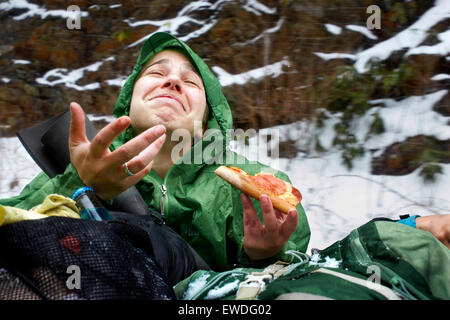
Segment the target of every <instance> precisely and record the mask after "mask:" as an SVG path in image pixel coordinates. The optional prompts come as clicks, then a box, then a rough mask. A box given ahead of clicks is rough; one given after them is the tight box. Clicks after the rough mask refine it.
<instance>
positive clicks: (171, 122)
mask: <svg viewBox="0 0 450 320" xmlns="http://www.w3.org/2000/svg"><path fill="white" fill-rule="evenodd" d="M206 108H207V106H206V95H205V88H204V87H203V82H202V79H201V78H200V76H199V75H198V74H197V73H196V72H195V69H194V67H193V66H192V64H191V63H190V61H189V60H188V59H187V58H186V57H185V56H184V55H183V54H181V53H179V52H177V51H174V50H164V51H161V52H159V53H158V54H156V55H155V56H153V57H152V59H150V61H149V62H148V63H147V64H146V65H145V67H144V68H143V69H142V72H141V75H140V76H139V78H138V80H137V81H136V83H135V85H134V90H133V96H132V98H131V105H130V118H131V125H132V126H133V128H134V131H135V134H136V135H137V134H139V133H141V132H143V131H144V130H146V129H148V128H150V127H153V126H155V125H157V124H163V125H164V126H165V127H166V131H173V130H175V129H181V128H183V129H187V130H189V132H190V133H191V135H193V134H194V122H195V121H200V122H201V121H202V120H203V115H204V113H205V110H206Z"/></svg>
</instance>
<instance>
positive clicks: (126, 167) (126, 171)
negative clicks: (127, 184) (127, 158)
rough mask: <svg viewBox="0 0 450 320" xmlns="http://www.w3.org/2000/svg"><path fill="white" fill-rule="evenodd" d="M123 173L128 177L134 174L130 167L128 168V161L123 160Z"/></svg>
mask: <svg viewBox="0 0 450 320" xmlns="http://www.w3.org/2000/svg"><path fill="white" fill-rule="evenodd" d="M125 173H126V174H127V175H128V176H129V177H131V176H134V173H133V172H131V171H130V169H128V163H127V162H125Z"/></svg>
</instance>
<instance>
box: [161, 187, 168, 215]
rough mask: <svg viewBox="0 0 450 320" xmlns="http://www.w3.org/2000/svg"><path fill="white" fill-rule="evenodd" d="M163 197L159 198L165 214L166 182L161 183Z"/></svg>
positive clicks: (162, 211) (162, 212)
mask: <svg viewBox="0 0 450 320" xmlns="http://www.w3.org/2000/svg"><path fill="white" fill-rule="evenodd" d="M161 193H162V195H161V198H160V199H159V208H160V210H161V214H162V215H163V216H164V205H165V203H167V187H166V185H165V184H162V185H161Z"/></svg>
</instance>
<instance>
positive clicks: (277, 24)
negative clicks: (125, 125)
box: [0, 0, 450, 152]
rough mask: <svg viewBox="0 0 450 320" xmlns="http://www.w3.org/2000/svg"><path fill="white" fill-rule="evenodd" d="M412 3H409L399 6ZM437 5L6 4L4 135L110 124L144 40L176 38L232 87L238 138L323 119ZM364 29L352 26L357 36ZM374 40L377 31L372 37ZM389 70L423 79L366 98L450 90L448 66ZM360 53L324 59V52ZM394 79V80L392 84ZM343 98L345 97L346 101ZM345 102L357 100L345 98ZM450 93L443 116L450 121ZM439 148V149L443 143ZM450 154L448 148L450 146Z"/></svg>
mask: <svg viewBox="0 0 450 320" xmlns="http://www.w3.org/2000/svg"><path fill="white" fill-rule="evenodd" d="M398 3H400V4H398ZM434 3H435V1H428V0H426V1H405V2H398V1H395V2H394V1H374V0H370V1H369V0H340V1H335V0H317V1H306V0H298V1H294V0H279V1H277V0H260V1H255V0H245V1H244V0H240V1H238V0H217V1H210V2H208V1H196V2H190V1H167V0H154V1H122V2H121V3H120V4H119V3H117V4H115V3H114V2H110V3H107V4H105V3H104V2H101V1H75V0H74V1H70V3H69V2H67V1H59V0H48V1H31V0H30V1H12V0H11V1H7V2H2V3H1V4H0V39H1V40H0V70H1V71H0V85H1V86H0V124H1V130H2V134H3V135H11V134H14V132H15V131H16V130H18V129H20V128H23V127H26V126H29V125H32V124H35V123H38V122H40V121H42V120H44V119H47V118H49V117H50V116H52V115H55V114H58V113H60V112H61V111H63V110H66V109H67V108H68V106H69V103H70V102H71V101H77V102H79V103H80V104H81V105H82V106H83V108H84V109H85V111H86V112H87V113H91V114H103V115H110V114H111V113H112V109H113V107H114V104H115V100H116V98H117V96H118V93H119V91H120V86H121V84H122V83H123V81H124V79H125V78H126V76H127V75H128V73H129V72H130V70H131V68H132V66H133V65H134V62H135V61H136V59H137V55H138V53H139V51H140V48H141V45H142V42H143V40H144V39H145V38H146V37H147V36H148V35H150V34H151V33H153V32H155V31H158V30H161V31H169V32H172V33H173V34H175V35H177V36H179V37H181V38H182V39H183V40H185V41H186V42H188V44H189V45H190V46H191V47H192V48H193V49H194V50H195V51H196V52H197V53H198V54H199V55H200V56H201V57H203V58H205V60H206V61H207V63H208V64H209V66H210V67H211V68H212V69H213V71H214V72H215V73H216V74H217V75H218V77H219V79H220V80H221V82H222V84H223V87H224V88H223V90H224V93H225V95H226V96H227V98H228V99H229V102H230V105H231V107H232V109H233V115H234V121H235V126H236V127H237V128H243V129H247V128H255V129H258V128H262V127H267V126H273V125H277V124H283V123H290V122H294V121H296V120H299V119H304V118H311V117H315V115H316V110H317V109H318V108H328V107H329V106H333V105H335V104H333V103H334V102H335V100H336V96H334V95H332V94H331V93H330V91H331V90H330V88H332V87H333V85H334V84H335V81H336V78H337V77H339V76H340V75H341V72H342V69H341V68H340V67H341V66H345V65H352V63H353V61H352V59H353V58H352V57H354V55H355V54H356V53H358V52H361V51H364V50H365V49H368V48H370V47H373V46H374V45H375V44H376V43H378V42H382V41H384V40H386V39H389V38H390V37H392V36H393V35H395V34H397V33H399V32H400V31H401V30H403V29H405V28H407V27H408V26H410V25H411V24H413V23H414V22H415V21H416V20H417V19H418V18H419V17H420V16H421V15H422V14H423V13H424V12H425V11H426V10H428V9H429V8H430V7H432V5H433V4H434ZM372 4H377V5H378V6H379V7H380V8H381V28H380V29H376V30H372V31H369V32H368V33H367V32H366V33H364V32H361V29H358V27H359V28H361V27H364V28H365V26H366V20H367V19H368V17H369V14H368V13H367V12H366V9H367V7H368V6H369V5H372ZM69 5H76V6H78V7H79V8H80V10H81V12H80V20H79V22H80V29H76V28H75V29H70V28H69V27H68V23H67V21H68V19H71V16H69V15H68V11H67V8H68V6H69ZM349 26H352V27H349ZM448 28H449V19H448V18H447V19H443V20H442V21H439V22H438V23H436V24H435V25H433V28H432V30H433V32H430V34H429V35H428V36H427V37H426V38H425V40H424V41H423V43H422V44H423V45H433V44H436V43H438V42H439V39H438V35H439V34H441V33H442V32H444V31H445V30H448ZM366 30H367V29H366ZM405 51H406V50H403V49H402V50H399V51H396V52H394V53H393V54H391V55H390V57H389V58H387V59H385V60H384V61H383V67H384V68H386V69H387V70H393V69H395V68H397V67H398V65H399V64H400V63H405V64H406V65H407V66H408V67H410V68H412V69H414V70H415V71H416V72H415V73H414V76H411V77H408V78H405V79H404V81H403V80H402V82H401V83H394V86H396V85H397V84H398V85H397V87H401V88H405V90H406V91H405V90H403V89H402V90H401V91H400V90H397V91H395V90H391V91H388V92H381V91H380V90H378V89H376V88H375V90H374V91H373V92H371V93H370V96H366V97H365V98H371V99H376V98H381V97H391V98H395V99H400V98H402V97H404V96H408V95H421V94H425V93H429V92H433V91H437V90H440V89H442V88H448V80H444V81H432V80H430V79H431V78H432V77H433V75H436V74H441V73H444V74H445V73H450V67H449V60H448V58H447V59H446V58H445V55H443V56H439V55H434V54H433V55H426V54H418V55H411V56H408V57H405V55H404V53H405ZM336 52H338V53H343V54H349V58H344V59H324V58H323V57H324V56H323V55H322V56H321V55H320V54H317V53H325V54H327V53H336ZM390 76H391V75H390ZM339 99H342V97H339ZM344 101H345V99H344ZM448 101H449V96H448V94H447V95H446V96H445V97H444V98H443V99H442V100H441V101H440V102H439V103H438V104H437V105H436V110H438V111H439V112H441V113H442V114H446V115H448V114H449V105H448ZM438 144H439V143H438ZM446 146H447V147H446V150H447V152H448V141H447V144H446Z"/></svg>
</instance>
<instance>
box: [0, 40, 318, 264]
mask: <svg viewBox="0 0 450 320" xmlns="http://www.w3.org/2000/svg"><path fill="white" fill-rule="evenodd" d="M169 47H170V48H175V49H177V50H181V51H182V52H183V53H184V54H185V55H186V56H187V57H188V58H189V59H190V60H191V62H192V64H193V66H195V68H196V69H197V71H198V73H199V74H200V76H201V78H202V79H203V83H204V87H205V91H206V96H207V102H208V106H209V119H208V123H207V124H208V131H207V133H206V134H205V135H204V137H203V138H202V140H200V141H199V142H197V143H196V144H195V145H194V146H193V147H192V148H191V150H190V151H189V152H188V153H186V154H185V155H183V157H182V158H181V159H180V160H179V161H178V162H177V163H175V164H174V165H173V167H172V168H171V169H170V170H169V172H168V173H167V175H166V177H165V179H162V178H161V177H160V176H159V175H158V174H157V173H156V172H155V171H154V170H152V171H151V172H150V173H149V174H148V175H147V176H146V177H144V178H143V179H142V180H141V181H140V182H139V183H138V184H137V185H136V187H137V189H138V190H139V192H140V193H141V195H142V196H143V198H144V200H145V202H146V203H147V205H148V206H149V208H150V209H154V210H157V211H164V215H165V217H166V223H167V225H169V226H170V227H171V228H173V229H174V230H175V231H177V232H178V233H179V234H180V235H181V236H182V237H183V238H184V239H185V240H186V241H188V242H189V243H190V244H191V245H192V247H193V248H194V249H195V250H196V251H197V252H198V253H199V254H200V255H201V256H202V257H203V258H204V259H205V261H206V262H207V263H208V264H209V265H210V266H211V267H212V269H214V270H217V271H221V270H228V269H231V268H233V267H237V266H253V267H258V266H264V265H267V264H269V263H272V262H274V261H276V260H280V259H281V260H285V261H290V259H291V257H292V256H290V255H287V254H285V252H286V251H287V250H297V251H302V252H305V251H306V249H307V245H308V242H309V237H310V230H309V226H308V222H307V218H306V215H305V212H304V210H303V207H302V206H301V204H299V205H298V206H297V211H298V213H299V223H298V228H297V230H296V232H295V233H294V234H293V235H292V236H291V238H290V239H289V241H288V242H287V244H286V245H285V247H284V248H283V250H281V251H280V253H279V254H277V255H276V256H274V257H272V258H270V259H266V260H264V261H258V262H257V263H256V262H252V261H251V260H250V259H249V258H248V256H247V255H246V254H245V252H244V250H243V239H244V229H243V208H242V203H241V200H240V197H239V196H240V191H239V190H237V189H235V188H233V187H231V186H230V185H229V184H228V183H226V182H224V181H223V180H222V179H220V178H219V177H217V176H216V175H215V174H214V170H215V169H216V168H217V167H218V166H219V165H221V164H225V165H234V166H238V167H241V168H242V169H244V170H246V171H247V172H249V173H251V174H255V173H258V172H261V171H262V170H265V171H270V172H273V173H274V175H275V176H278V177H279V178H282V179H285V180H287V181H289V178H288V177H287V175H286V174H284V173H283V172H279V171H277V170H274V169H272V168H269V167H267V166H265V165H263V164H261V163H251V162H250V161H248V160H246V159H245V158H243V157H241V156H238V155H237V154H235V153H234V152H231V151H229V149H228V148H227V146H228V142H229V136H230V130H231V129H232V127H233V122H232V115H231V110H230V107H229V105H228V103H227V100H226V98H225V96H224V95H223V93H222V90H221V86H220V83H219V81H218V80H217V78H216V77H215V76H214V75H213V73H212V72H211V71H210V69H209V68H208V66H207V65H206V64H205V63H204V61H203V60H202V59H201V58H200V57H199V56H198V55H197V54H196V53H194V52H193V51H192V50H191V49H190V48H189V47H188V46H187V45H186V44H185V43H183V42H181V41H180V40H178V39H177V38H175V37H173V36H171V35H170V34H167V33H155V34H153V35H152V36H151V37H150V38H149V39H148V40H147V41H146V42H145V44H144V46H143V48H142V51H141V53H140V55H139V58H138V61H137V63H136V65H135V66H134V68H133V70H132V73H131V75H130V76H129V77H128V79H127V81H126V82H125V84H124V86H123V88H122V90H121V92H120V95H119V97H118V100H117V103H116V106H115V108H114V111H113V114H114V116H115V117H120V116H122V115H128V113H129V107H130V102H131V97H132V93H133V87H134V83H135V81H136V80H137V78H138V76H139V73H140V71H141V69H142V67H143V66H144V65H145V64H146V62H148V61H149V59H150V58H151V57H152V56H153V55H155V54H156V53H158V52H160V51H162V50H163V49H166V48H169ZM131 138H132V130H125V131H124V132H123V133H122V134H121V135H120V136H119V137H118V138H117V139H116V140H115V141H114V142H113V145H112V146H111V149H116V148H118V147H119V146H120V145H122V144H123V143H125V142H126V141H128V140H129V139H131ZM221 160H222V161H221ZM294 184H295V183H294ZM163 185H164V186H165V189H166V190H167V191H166V192H165V194H163V191H162V190H163ZM81 186H83V182H82V181H81V179H80V178H79V176H78V174H77V171H76V170H75V168H74V167H73V166H72V164H69V165H68V166H67V168H66V170H65V172H64V173H63V174H61V175H58V176H56V177H54V178H52V179H50V178H49V177H48V176H47V175H46V174H45V173H43V172H42V173H40V174H39V175H38V176H37V177H35V178H34V179H33V180H32V181H31V182H30V183H29V184H28V185H27V186H26V187H25V188H24V189H23V190H22V192H21V193H20V195H18V196H16V197H13V198H9V199H3V200H0V204H3V205H9V206H15V207H19V208H23V209H30V208H31V207H33V206H35V205H37V204H39V203H41V202H42V201H43V200H44V198H45V196H46V195H48V194H51V193H58V194H62V195H64V196H67V197H70V196H71V195H72V193H73V192H74V191H75V190H76V189H77V188H79V187H81ZM252 201H253V204H254V205H255V208H256V210H257V212H258V215H259V216H260V217H262V214H261V210H260V207H259V202H258V201H254V200H252ZM162 207H163V208H162Z"/></svg>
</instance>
